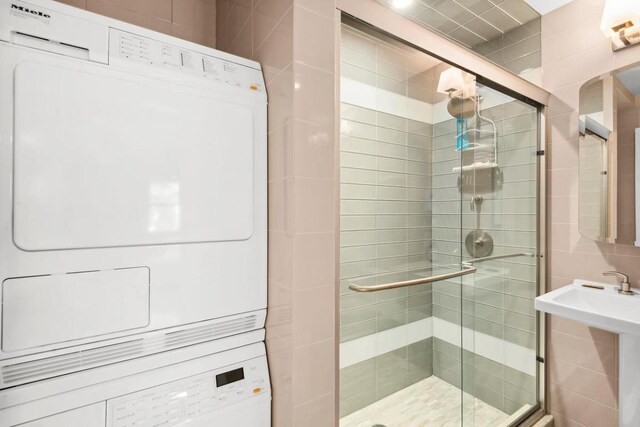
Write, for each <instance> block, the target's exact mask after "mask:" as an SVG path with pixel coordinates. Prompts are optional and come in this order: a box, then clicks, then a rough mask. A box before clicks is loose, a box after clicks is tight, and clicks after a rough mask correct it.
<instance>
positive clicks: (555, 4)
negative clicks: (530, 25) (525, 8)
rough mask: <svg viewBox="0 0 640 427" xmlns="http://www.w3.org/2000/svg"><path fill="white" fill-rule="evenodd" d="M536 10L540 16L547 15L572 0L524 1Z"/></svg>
mask: <svg viewBox="0 0 640 427" xmlns="http://www.w3.org/2000/svg"><path fill="white" fill-rule="evenodd" d="M524 1H525V2H527V3H528V4H529V6H531V7H532V8H534V9H535V10H536V12H538V13H539V14H540V15H546V14H547V13H549V12H551V11H553V10H555V9H557V8H559V7H561V6H564V5H565V4H567V3H571V2H572V1H573V0H524Z"/></svg>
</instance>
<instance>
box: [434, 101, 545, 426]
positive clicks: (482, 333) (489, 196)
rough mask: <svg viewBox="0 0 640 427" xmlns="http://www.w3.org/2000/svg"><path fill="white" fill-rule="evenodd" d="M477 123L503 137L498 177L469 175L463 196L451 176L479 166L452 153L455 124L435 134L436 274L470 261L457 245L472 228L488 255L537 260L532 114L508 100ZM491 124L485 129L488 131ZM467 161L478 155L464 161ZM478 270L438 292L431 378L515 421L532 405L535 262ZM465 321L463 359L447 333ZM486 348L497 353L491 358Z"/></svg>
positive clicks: (440, 285)
mask: <svg viewBox="0 0 640 427" xmlns="http://www.w3.org/2000/svg"><path fill="white" fill-rule="evenodd" d="M488 95H490V94H488ZM485 98H486V97H485ZM481 114H482V116H483V117H486V118H488V119H490V120H493V121H494V122H495V124H496V127H497V132H498V140H497V142H498V159H497V162H498V164H499V165H500V176H497V175H495V174H492V175H490V176H489V175H486V176H483V175H481V173H480V172H476V174H475V178H474V177H473V176H471V177H469V176H466V175H467V174H466V173H463V179H462V189H460V181H459V179H458V177H459V172H455V173H454V172H453V168H454V167H456V166H459V165H460V163H461V161H462V162H463V163H465V164H466V163H468V162H470V161H473V159H465V158H464V157H463V158H462V159H460V154H459V153H458V152H457V151H456V149H455V144H456V133H455V120H454V119H449V120H445V121H441V122H439V123H436V124H434V126H433V134H434V142H433V149H434V151H433V171H434V174H433V224H432V225H433V255H432V256H433V265H434V273H436V274H437V273H438V272H440V273H444V272H446V271H450V270H451V268H452V267H451V266H454V265H456V264H457V263H459V259H460V253H461V252H462V255H463V258H464V259H470V258H472V255H471V254H469V252H467V249H466V248H465V247H464V245H462V246H461V244H460V242H461V241H462V242H464V240H465V238H466V236H467V234H468V233H470V232H471V231H472V230H474V229H475V228H476V227H478V228H480V229H482V230H483V231H485V232H488V233H489V234H490V235H491V236H492V238H493V243H494V249H493V252H492V253H491V255H504V254H510V253H519V252H527V253H535V252H536V231H537V219H536V217H537V215H536V211H537V204H536V190H537V176H536V174H537V158H536V151H537V115H536V110H535V108H533V107H531V106H528V105H526V104H523V103H521V102H519V101H508V100H506V102H504V101H500V103H499V104H498V105H496V106H493V107H489V108H486V109H485V108H483V109H482V110H481ZM485 123H486V125H483V126H482V127H481V129H485V130H492V126H491V125H490V124H489V123H488V122H485ZM492 138H493V132H489V133H485V134H476V135H472V139H471V142H474V141H475V142H476V143H480V144H492V143H493V139H492ZM476 153H477V151H476ZM467 155H472V156H473V155H474V152H473V151H472V152H469V153H464V156H465V157H466V156H467ZM476 155H477V154H476ZM493 155H494V154H493V153H491V156H493ZM460 190H462V198H461V195H460ZM473 196H481V197H482V203H481V204H480V205H479V206H478V205H477V204H476V207H475V211H472V209H471V198H472V197H473ZM460 216H462V236H461V235H460ZM478 216H479V223H478ZM445 266H446V267H445ZM476 267H477V268H478V272H477V273H475V274H474V275H470V276H465V277H464V278H463V280H462V285H463V286H462V287H461V286H460V279H454V280H451V281H443V282H437V283H434V285H433V316H434V318H435V319H438V320H435V321H434V336H435V337H436V338H435V341H434V347H433V348H434V356H433V372H434V375H437V376H439V377H441V378H443V379H445V380H446V381H448V382H450V383H452V384H454V385H456V386H457V387H461V386H463V387H464V389H465V391H467V392H469V393H471V394H472V395H474V396H476V397H478V398H480V399H481V400H483V401H485V402H487V403H489V404H491V405H492V406H494V407H495V408H497V409H500V410H501V411H504V412H506V413H509V414H511V413H513V412H515V411H516V410H517V409H519V408H520V407H521V406H523V405H525V404H530V405H534V404H535V403H536V381H535V366H536V365H535V364H536V362H535V348H536V317H535V312H534V308H533V298H535V296H536V292H537V275H536V261H535V258H528V257H518V258H513V259H509V260H502V261H489V262H482V263H478V264H477V265H476ZM461 321H462V324H463V326H464V328H465V329H466V330H468V331H469V332H470V333H469V332H467V333H465V334H464V335H463V337H464V338H463V340H464V341H463V342H462V347H464V348H465V351H464V352H463V353H462V354H461V352H460V347H461V338H460V337H459V334H458V336H457V337H456V336H455V335H454V333H452V332H450V331H451V330H452V328H453V329H455V328H459V325H460V323H461ZM495 339H497V340H495ZM488 343H493V344H488ZM490 346H494V348H493V349H491V351H490V348H488V347H490ZM468 350H471V351H468ZM496 350H497V351H496ZM484 356H491V357H490V358H489V357H484ZM461 358H462V360H463V361H464V362H465V364H464V365H462V366H461V364H460V359H461Z"/></svg>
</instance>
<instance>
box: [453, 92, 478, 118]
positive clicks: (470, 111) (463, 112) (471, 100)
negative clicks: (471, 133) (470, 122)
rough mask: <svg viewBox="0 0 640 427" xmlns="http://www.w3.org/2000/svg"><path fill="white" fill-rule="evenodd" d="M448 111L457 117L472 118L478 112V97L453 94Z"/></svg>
mask: <svg viewBox="0 0 640 427" xmlns="http://www.w3.org/2000/svg"><path fill="white" fill-rule="evenodd" d="M447 111H448V112H449V114H451V115H452V116H453V117H455V118H457V119H470V118H472V117H473V116H474V114H475V112H476V99H475V97H466V98H461V97H458V96H452V97H451V98H450V99H449V103H448V104H447Z"/></svg>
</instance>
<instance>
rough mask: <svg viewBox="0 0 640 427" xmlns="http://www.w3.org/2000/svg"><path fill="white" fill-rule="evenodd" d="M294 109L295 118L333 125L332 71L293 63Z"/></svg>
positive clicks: (333, 85)
mask: <svg viewBox="0 0 640 427" xmlns="http://www.w3.org/2000/svg"><path fill="white" fill-rule="evenodd" d="M294 75H295V96H294V111H295V117H296V118H297V119H301V120H306V121H310V122H316V123H319V124H323V125H328V126H333V122H334V120H335V107H336V103H335V97H334V92H335V79H334V75H333V74H332V73H328V72H325V71H321V70H318V69H316V68H312V67H308V66H306V65H302V64H294Z"/></svg>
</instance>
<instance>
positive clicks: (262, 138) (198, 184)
mask: <svg viewBox="0 0 640 427" xmlns="http://www.w3.org/2000/svg"><path fill="white" fill-rule="evenodd" d="M0 95H1V96H0V283H1V286H2V288H1V298H2V301H1V304H0V334H1V344H0V426H5V425H16V424H20V423H25V422H30V421H32V420H35V419H38V418H43V419H47V420H54V419H62V420H66V419H67V418H65V417H72V418H69V419H75V418H73V417H76V416H82V417H84V416H85V415H83V414H85V412H86V413H87V414H92V413H93V412H94V411H96V412H99V411H97V410H96V409H95V408H100V407H103V408H106V410H107V412H106V413H107V417H106V419H105V420H103V421H104V422H105V423H107V425H126V424H119V423H120V421H117V420H119V418H117V417H116V418H114V415H113V414H114V413H113V412H109V411H110V410H112V409H113V408H116V407H118V408H121V407H126V408H129V407H130V403H129V400H127V399H128V397H127V395H131V396H129V397H131V399H133V400H135V401H138V400H140V401H141V402H147V400H145V399H146V397H144V396H147V394H144V393H146V391H145V392H144V393H143V394H142V395H139V394H137V393H136V390H142V389H144V390H147V391H148V392H149V393H152V391H153V393H155V391H154V390H156V391H157V393H159V394H158V396H159V395H163V396H165V395H167V393H169V394H170V393H172V392H173V391H172V390H173V389H174V388H176V390H177V389H180V388H181V387H182V388H183V389H184V388H185V387H187V388H188V387H190V385H189V384H190V383H188V381H187V382H185V381H186V380H182V379H180V378H186V377H187V376H188V377H193V378H192V379H194V378H195V379H194V381H196V379H197V378H200V377H198V376H199V375H205V376H206V375H209V377H211V378H214V380H215V384H216V387H215V390H216V391H215V393H214V392H213V391H212V392H211V393H214V394H210V395H209V399H210V400H211V399H213V396H214V395H215V398H216V399H218V400H217V402H218V404H217V406H216V408H217V409H216V410H215V413H218V411H222V412H224V411H232V412H233V411H235V409H231V408H232V407H233V408H237V407H240V406H234V405H236V403H238V404H239V403H240V400H242V402H244V403H242V405H246V404H250V403H249V402H263V401H267V400H269V399H270V391H269V388H268V386H264V387H254V388H255V389H260V391H259V392H257V393H252V392H251V390H253V389H250V386H249V385H248V384H249V383H250V382H251V381H249V380H245V379H241V380H239V381H240V382H241V383H242V384H243V385H242V387H239V386H237V384H236V385H233V384H231V383H229V384H227V385H222V384H221V383H219V382H218V380H217V378H218V377H217V375H221V374H219V373H216V374H215V375H214V376H213V377H212V376H211V375H213V373H215V372H218V370H226V371H228V370H229V369H227V368H228V367H229V366H232V365H233V366H235V364H236V363H244V362H245V361H247V360H250V359H252V358H253V359H256V358H257V359H256V360H260V362H259V363H258V365H260V366H262V368H260V369H263V368H264V372H263V373H262V374H261V379H262V380H263V381H265V383H266V384H268V376H267V373H266V364H264V363H263V362H264V354H263V353H264V350H263V344H261V342H262V341H263V339H264V329H263V328H264V322H265V317H266V305H267V285H266V282H267V152H266V138H267V132H266V130H267V96H266V91H265V87H264V81H263V77H262V71H261V68H260V65H259V64H258V63H256V62H254V61H250V60H247V59H244V58H239V57H236V56H233V55H229V54H226V53H223V52H219V51H216V50H214V49H209V48H206V47H203V46H200V45H196V44H193V43H189V42H186V41H184V40H179V39H177V38H174V37H171V36H167V35H164V34H160V33H157V32H154V31H150V30H146V29H143V28H140V27H137V26H134V25H130V24H126V23H123V22H120V21H117V20H113V19H109V18H106V17H103V16H99V15H96V14H92V13H89V12H86V11H84V10H80V9H76V8H73V7H70V6H66V5H64V4H61V3H58V2H55V1H51V0H30V1H18V0H14V1H10V0H0ZM241 348H251V349H254V350H255V349H257V348H260V349H261V350H260V352H259V353H260V354H257V353H255V352H254V353H255V354H254V353H251V354H252V356H251V357H248V356H247V355H246V354H245V353H243V352H242V351H241V350H240V349H241ZM220 355H225V356H224V357H222V356H220ZM233 355H238V357H241V358H240V359H237V360H232V359H229V358H230V357H232V356H233ZM218 360H220V361H223V362H218ZM205 361H210V362H211V363H209V362H206V363H205ZM263 365H264V366H263ZM187 366H188V367H194V368H193V369H191V368H189V369H187ZM196 366H197V369H196V368H195V367H196ZM256 369H258V368H256ZM214 371H215V372H214ZM226 371H225V372H226ZM177 372H183V373H184V375H182V374H180V375H182V376H180V375H178V374H176V373H177ZM212 372H213V373H212ZM187 373H188V375H187ZM229 375H230V378H236V377H233V375H232V374H229ZM234 375H237V374H234ZM147 378H153V381H152V380H151V379H149V381H147V380H146V379H147ZM203 378H204V377H203ZM220 378H223V377H220ZM247 378H248V377H247ZM138 379H140V380H139V381H138ZM156 380H157V381H156ZM197 381H199V380H197ZM136 384H137V385H136ZM162 384H168V385H166V387H168V388H167V389H166V390H165V388H163V387H165V386H163V385H162ZM234 384H235V382H234ZM245 386H246V387H249V388H246V389H245V388H243V387H245ZM158 387H159V388H158ZM225 387H226V388H225ZM232 388H234V389H236V391H240V390H242V393H241V395H242V396H243V397H242V398H240V397H237V398H235V397H234V398H233V399H239V400H238V402H236V401H235V400H233V399H232V398H231V394H230V393H226V392H225V393H223V392H221V390H223V389H224V390H227V389H232ZM169 389H170V390H169ZM167 390H168V391H167ZM212 390H213V389H212ZM183 391H184V390H183ZM183 391H180V392H177V393H178V394H180V393H183ZM187 395H188V396H191V394H190V393H187ZM90 396H93V397H90ZM132 396H133V397H132ZM150 396H151V394H150ZM153 396H156V395H155V394H153ZM176 396H177V394H176ZM221 396H224V399H222V400H220V397H221ZM74 399H76V400H77V402H82V405H80V403H78V404H76V403H74ZM154 399H155V397H154ZM185 399H187V400H185ZM188 399H190V397H185V398H184V399H183V398H179V399H178V400H176V401H179V402H183V403H184V402H186V403H184V404H181V405H182V406H180V407H181V408H182V412H181V414H182V415H180V417H178V418H175V419H174V418H171V420H173V421H172V422H178V423H183V422H186V421H185V420H186V419H187V418H189V417H191V415H193V414H192V413H191V412H189V409H188V407H189V404H190V403H189V402H191V401H188ZM133 400H132V401H133ZM245 400H246V401H245ZM105 402H106V403H105ZM171 402H173V401H171ZM220 402H223V403H220ZM233 402H236V403H233ZM147 403H148V402H147ZM147 403H144V404H143V403H141V405H142V406H140V407H141V408H142V407H144V408H145V409H144V411H146V412H145V413H148V414H155V412H153V410H152V409H153V408H154V406H153V405H152V404H151V403H149V405H151V406H148V405H147ZM96 405H97V406H96ZM118 405H120V406H118ZM122 405H124V406H122ZM145 405H147V406H145ZM251 405H253V403H251ZM260 405H262V403H260ZM80 406H82V407H83V408H84V409H78V410H74V408H78V407H80ZM260 407H261V409H260V410H259V412H260V413H261V414H262V415H263V416H264V414H265V412H264V411H268V408H267V409H265V408H263V407H262V406H260ZM150 408H151V409H150ZM72 410H73V411H72ZM167 410H169V409H167ZM172 410H173V409H172ZM65 411H71V412H66V413H65V414H63V415H56V417H59V418H55V417H54V418H46V417H48V416H51V415H54V414H58V413H62V412H65ZM234 413H235V412H234ZM240 413H242V414H243V415H242V416H241V415H237V417H240V418H238V420H242V419H244V418H242V417H244V416H247V417H252V416H253V415H249V414H245V411H240V412H238V414H240ZM78 414H79V415H78ZM109 414H111V415H109ZM207 414H209V412H207ZM154 416H155V415H153V416H152V415H149V417H150V418H149V417H148V419H149V420H151V419H153V417H154ZM207 416H209V415H207ZM132 417H134V418H135V416H132ZM185 417H186V418H185ZM234 417H235V415H234ZM189 419H190V418H189ZM225 419H226V418H225ZM260 419H261V420H263V419H264V420H263V421H260V422H257V423H256V422H253V424H251V423H249V421H247V422H248V423H249V424H245V425H260V426H262V425H268V424H266V423H268V416H264V417H262V418H260ZM176 420H177V421H176ZM42 422H45V421H38V422H37V423H42ZM47 422H49V421H47ZM51 422H53V421H51ZM64 422H66V421H64ZM92 422H93V421H92ZM123 422H124V421H123ZM238 423H240V424H238ZM238 423H235V424H233V425H242V424H241V421H238ZM36 425H40V424H36ZM42 425H49V424H42ZM52 425H58V424H52ZM65 425H71V426H73V425H79V426H82V425H93V424H83V423H75V422H66V424H65ZM100 425H104V423H103V424H100ZM135 425H147V424H144V423H143V424H139V423H137V424H135ZM148 425H155V424H153V423H151V424H148ZM191 425H193V424H191ZM216 425H218V424H216ZM220 425H223V424H220ZM224 425H226V424H224ZM229 425H231V424H229Z"/></svg>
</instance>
